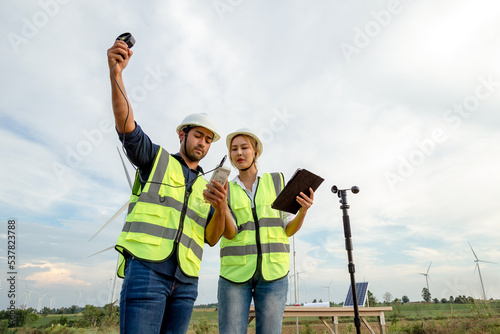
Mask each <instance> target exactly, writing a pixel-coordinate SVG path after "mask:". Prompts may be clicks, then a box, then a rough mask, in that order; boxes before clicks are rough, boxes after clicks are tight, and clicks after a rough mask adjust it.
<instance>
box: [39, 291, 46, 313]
mask: <svg viewBox="0 0 500 334" xmlns="http://www.w3.org/2000/svg"><path fill="white" fill-rule="evenodd" d="M37 293H38V292H37ZM38 296H39V297H38V306H37V309H36V310H37V311H38V313H40V312H41V311H42V302H43V297H45V296H48V295H42V294H40V293H38Z"/></svg>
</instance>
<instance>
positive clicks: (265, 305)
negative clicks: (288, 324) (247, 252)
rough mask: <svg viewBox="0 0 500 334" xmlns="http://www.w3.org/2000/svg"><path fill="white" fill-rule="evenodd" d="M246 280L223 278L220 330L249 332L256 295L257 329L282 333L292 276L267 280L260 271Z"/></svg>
mask: <svg viewBox="0 0 500 334" xmlns="http://www.w3.org/2000/svg"><path fill="white" fill-rule="evenodd" d="M257 272H258V273H256V274H255V275H254V277H253V278H252V279H251V280H249V281H248V282H246V283H241V284H239V283H231V282H229V281H227V280H225V279H224V278H221V277H220V278H219V290H218V295H217V297H218V300H219V333H220V334H245V333H246V332H247V327H248V314H249V311H250V303H251V301H252V297H253V300H254V306H255V330H256V331H255V333H256V334H279V333H281V325H282V322H283V312H284V311H285V304H286V294H287V290H288V279H287V277H286V276H285V277H284V278H282V279H279V280H277V281H273V282H266V281H264V279H263V278H262V277H261V275H260V271H259V270H258V271H257Z"/></svg>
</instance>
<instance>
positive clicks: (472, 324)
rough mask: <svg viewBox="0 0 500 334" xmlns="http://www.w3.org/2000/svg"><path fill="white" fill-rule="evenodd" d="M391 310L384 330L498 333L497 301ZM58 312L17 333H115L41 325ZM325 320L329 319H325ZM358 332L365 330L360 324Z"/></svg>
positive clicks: (206, 327) (204, 330)
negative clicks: (50, 327)
mask: <svg viewBox="0 0 500 334" xmlns="http://www.w3.org/2000/svg"><path fill="white" fill-rule="evenodd" d="M392 307H393V311H392V312H386V313H385V319H386V333H388V334H389V333H409V334H424V333H432V334H438V333H449V334H461V333H464V334H469V333H474V334H479V333H492V334H500V301H489V302H483V301H476V302H474V303H471V304H441V303H439V304H434V303H429V304H427V303H409V304H404V305H392ZM64 316H65V317H66V318H67V321H71V320H78V319H80V318H81V317H82V315H81V314H75V315H64ZM60 318H61V315H48V316H42V317H40V319H39V320H38V322H37V323H35V324H34V325H33V328H38V329H37V330H36V329H33V328H32V329H21V330H18V331H17V333H30V334H32V333H37V334H43V333H106V334H117V333H118V332H119V331H118V328H117V327H116V326H112V327H105V328H85V329H76V328H68V327H66V326H59V327H57V328H56V327H54V328H52V329H49V328H45V329H43V327H46V326H47V325H48V324H50V323H51V322H52V321H53V320H59V319H60ZM327 320H328V321H329V322H331V320H329V319H327ZM367 320H368V321H369V322H371V323H372V328H373V329H374V330H375V331H376V332H377V333H378V326H377V319H376V318H372V319H370V318H367ZM353 323H354V321H353V318H350V317H345V318H340V324H339V333H355V332H356V329H355V327H354V325H353ZM361 330H362V333H369V331H368V330H367V329H366V327H364V325H363V324H362V327H361ZM188 333H189V334H216V333H218V330H217V310H216V309H213V308H212V309H202V308H197V309H195V310H194V312H193V315H192V317H191V324H190V327H189V331H188ZM254 333H255V321H252V322H251V323H250V325H249V327H248V334H254ZM292 333H296V323H295V319H294V318H285V319H284V321H283V334H292ZM299 333H301V334H314V333H317V334H323V333H328V332H327V330H326V327H325V326H324V325H323V324H322V323H321V321H320V320H319V319H318V318H307V317H303V318H299Z"/></svg>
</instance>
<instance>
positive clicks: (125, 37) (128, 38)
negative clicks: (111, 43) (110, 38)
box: [116, 32, 135, 49]
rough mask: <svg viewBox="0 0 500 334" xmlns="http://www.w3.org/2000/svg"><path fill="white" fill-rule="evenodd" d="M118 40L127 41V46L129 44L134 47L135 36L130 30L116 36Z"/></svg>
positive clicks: (129, 46)
mask: <svg viewBox="0 0 500 334" xmlns="http://www.w3.org/2000/svg"><path fill="white" fill-rule="evenodd" d="M116 40H117V41H123V42H125V43H127V46H128V48H129V49H130V48H131V47H133V46H134V44H135V38H134V36H132V34H131V33H129V32H124V33H123V34H121V35H120V36H118V37H117V38H116Z"/></svg>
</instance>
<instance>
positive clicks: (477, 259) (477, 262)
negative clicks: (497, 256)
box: [467, 241, 495, 300]
mask: <svg viewBox="0 0 500 334" xmlns="http://www.w3.org/2000/svg"><path fill="white" fill-rule="evenodd" d="M467 243H468V244H469V246H470V249H471V250H472V254H474V257H475V258H476V259H475V260H474V262H476V267H475V268H474V273H476V268H477V272H478V273H479V280H480V281H481V288H482V289H483V300H486V292H485V290H484V284H483V277H482V276H481V268H479V262H484V263H495V262H488V261H483V260H479V258H478V257H477V255H476V252H474V249H472V246H471V244H470V242H468V241H467Z"/></svg>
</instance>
